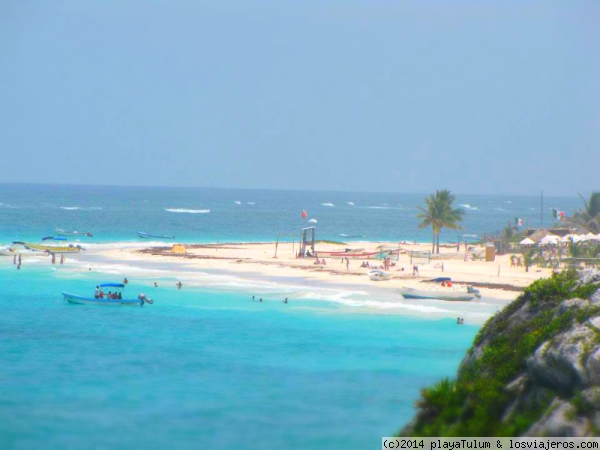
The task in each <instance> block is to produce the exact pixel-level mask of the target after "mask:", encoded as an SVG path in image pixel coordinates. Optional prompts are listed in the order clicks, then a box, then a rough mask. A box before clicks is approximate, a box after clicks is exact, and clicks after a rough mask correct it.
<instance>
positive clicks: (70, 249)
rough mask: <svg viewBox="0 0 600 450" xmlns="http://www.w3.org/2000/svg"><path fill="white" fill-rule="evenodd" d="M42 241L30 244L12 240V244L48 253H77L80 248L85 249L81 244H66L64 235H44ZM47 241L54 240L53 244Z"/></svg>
mask: <svg viewBox="0 0 600 450" xmlns="http://www.w3.org/2000/svg"><path fill="white" fill-rule="evenodd" d="M42 242H43V243H41V244H32V243H31V242H23V241H13V244H15V245H22V246H23V247H25V248H26V249H28V250H35V251H38V252H50V253H79V252H80V251H81V250H85V249H84V248H82V247H81V245H73V244H69V245H66V243H67V240H66V239H65V238H64V237H57V238H55V237H53V236H46V237H44V238H42ZM49 242H55V244H54V245H52V244H50V243H49Z"/></svg>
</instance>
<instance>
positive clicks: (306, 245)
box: [300, 227, 316, 258]
mask: <svg viewBox="0 0 600 450" xmlns="http://www.w3.org/2000/svg"><path fill="white" fill-rule="evenodd" d="M315 242H316V241H315V227H308V228H302V237H301V240H300V257H302V258H304V257H306V256H307V255H308V254H309V253H310V256H315V252H316V250H315ZM311 250H312V251H311Z"/></svg>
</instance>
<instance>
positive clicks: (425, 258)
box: [410, 250, 431, 265]
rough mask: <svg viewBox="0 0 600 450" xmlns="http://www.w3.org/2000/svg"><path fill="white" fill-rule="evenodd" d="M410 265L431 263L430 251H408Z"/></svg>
mask: <svg viewBox="0 0 600 450" xmlns="http://www.w3.org/2000/svg"><path fill="white" fill-rule="evenodd" d="M410 263H411V264H414V265H424V264H430V263H431V252H430V251H416V250H411V251H410Z"/></svg>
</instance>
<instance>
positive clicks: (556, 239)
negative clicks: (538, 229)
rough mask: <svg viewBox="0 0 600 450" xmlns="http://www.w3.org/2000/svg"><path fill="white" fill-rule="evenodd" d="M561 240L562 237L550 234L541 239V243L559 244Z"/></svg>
mask: <svg viewBox="0 0 600 450" xmlns="http://www.w3.org/2000/svg"><path fill="white" fill-rule="evenodd" d="M559 241H560V238H559V237H558V236H555V235H553V234H549V235H548V236H546V237H545V238H543V239H542V240H541V241H540V244H542V245H544V244H557V243H558V242H559Z"/></svg>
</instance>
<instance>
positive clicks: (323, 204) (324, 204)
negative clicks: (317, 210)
mask: <svg viewBox="0 0 600 450" xmlns="http://www.w3.org/2000/svg"><path fill="white" fill-rule="evenodd" d="M321 205H322V206H335V205H334V204H333V203H321Z"/></svg>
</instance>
